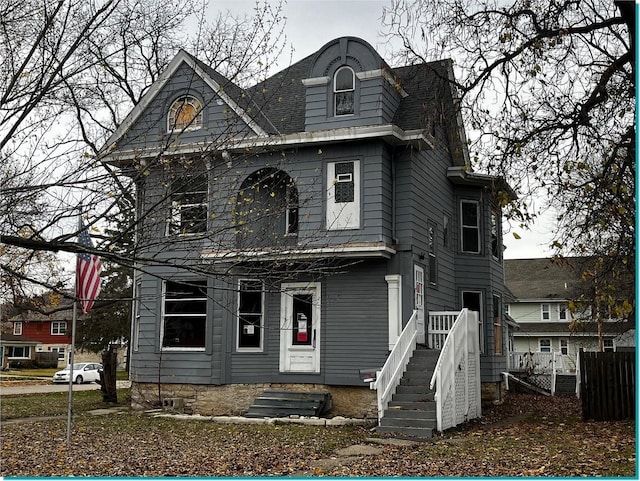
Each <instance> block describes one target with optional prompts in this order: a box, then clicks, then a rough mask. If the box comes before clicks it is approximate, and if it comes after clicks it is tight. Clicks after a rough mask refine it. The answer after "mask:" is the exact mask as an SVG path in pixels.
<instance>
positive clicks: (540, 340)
mask: <svg viewBox="0 0 640 481" xmlns="http://www.w3.org/2000/svg"><path fill="white" fill-rule="evenodd" d="M542 341H549V350H548V351H543V350H542ZM538 352H553V343H552V342H551V339H549V338H547V337H544V338H541V339H538Z"/></svg>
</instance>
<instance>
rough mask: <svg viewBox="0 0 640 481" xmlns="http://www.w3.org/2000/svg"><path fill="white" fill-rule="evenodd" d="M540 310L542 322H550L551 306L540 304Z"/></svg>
mask: <svg viewBox="0 0 640 481" xmlns="http://www.w3.org/2000/svg"><path fill="white" fill-rule="evenodd" d="M540 310H541V311H542V320H543V321H548V320H549V319H551V310H550V308H549V304H540Z"/></svg>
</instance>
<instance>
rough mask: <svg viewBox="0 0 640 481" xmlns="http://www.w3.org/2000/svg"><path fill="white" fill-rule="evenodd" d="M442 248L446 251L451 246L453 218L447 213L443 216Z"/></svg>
mask: <svg viewBox="0 0 640 481" xmlns="http://www.w3.org/2000/svg"><path fill="white" fill-rule="evenodd" d="M442 246H443V247H444V248H445V249H448V248H449V246H451V216H450V215H449V214H447V213H445V214H444V215H443V216H442Z"/></svg>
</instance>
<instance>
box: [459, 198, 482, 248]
mask: <svg viewBox="0 0 640 481" xmlns="http://www.w3.org/2000/svg"><path fill="white" fill-rule="evenodd" d="M460 218H461V220H462V222H461V223H460V226H461V229H462V233H461V234H462V235H461V239H462V252H467V253H471V254H479V253H480V204H479V203H478V202H477V201H474V200H463V201H462V202H461V203H460Z"/></svg>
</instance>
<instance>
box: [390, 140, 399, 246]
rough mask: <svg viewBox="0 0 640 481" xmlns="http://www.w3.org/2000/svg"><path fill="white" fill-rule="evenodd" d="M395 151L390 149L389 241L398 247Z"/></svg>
mask: <svg viewBox="0 0 640 481" xmlns="http://www.w3.org/2000/svg"><path fill="white" fill-rule="evenodd" d="M395 152H396V149H394V148H391V241H392V242H393V243H394V244H395V245H396V247H397V245H398V239H396V163H395V160H396V156H395Z"/></svg>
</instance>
